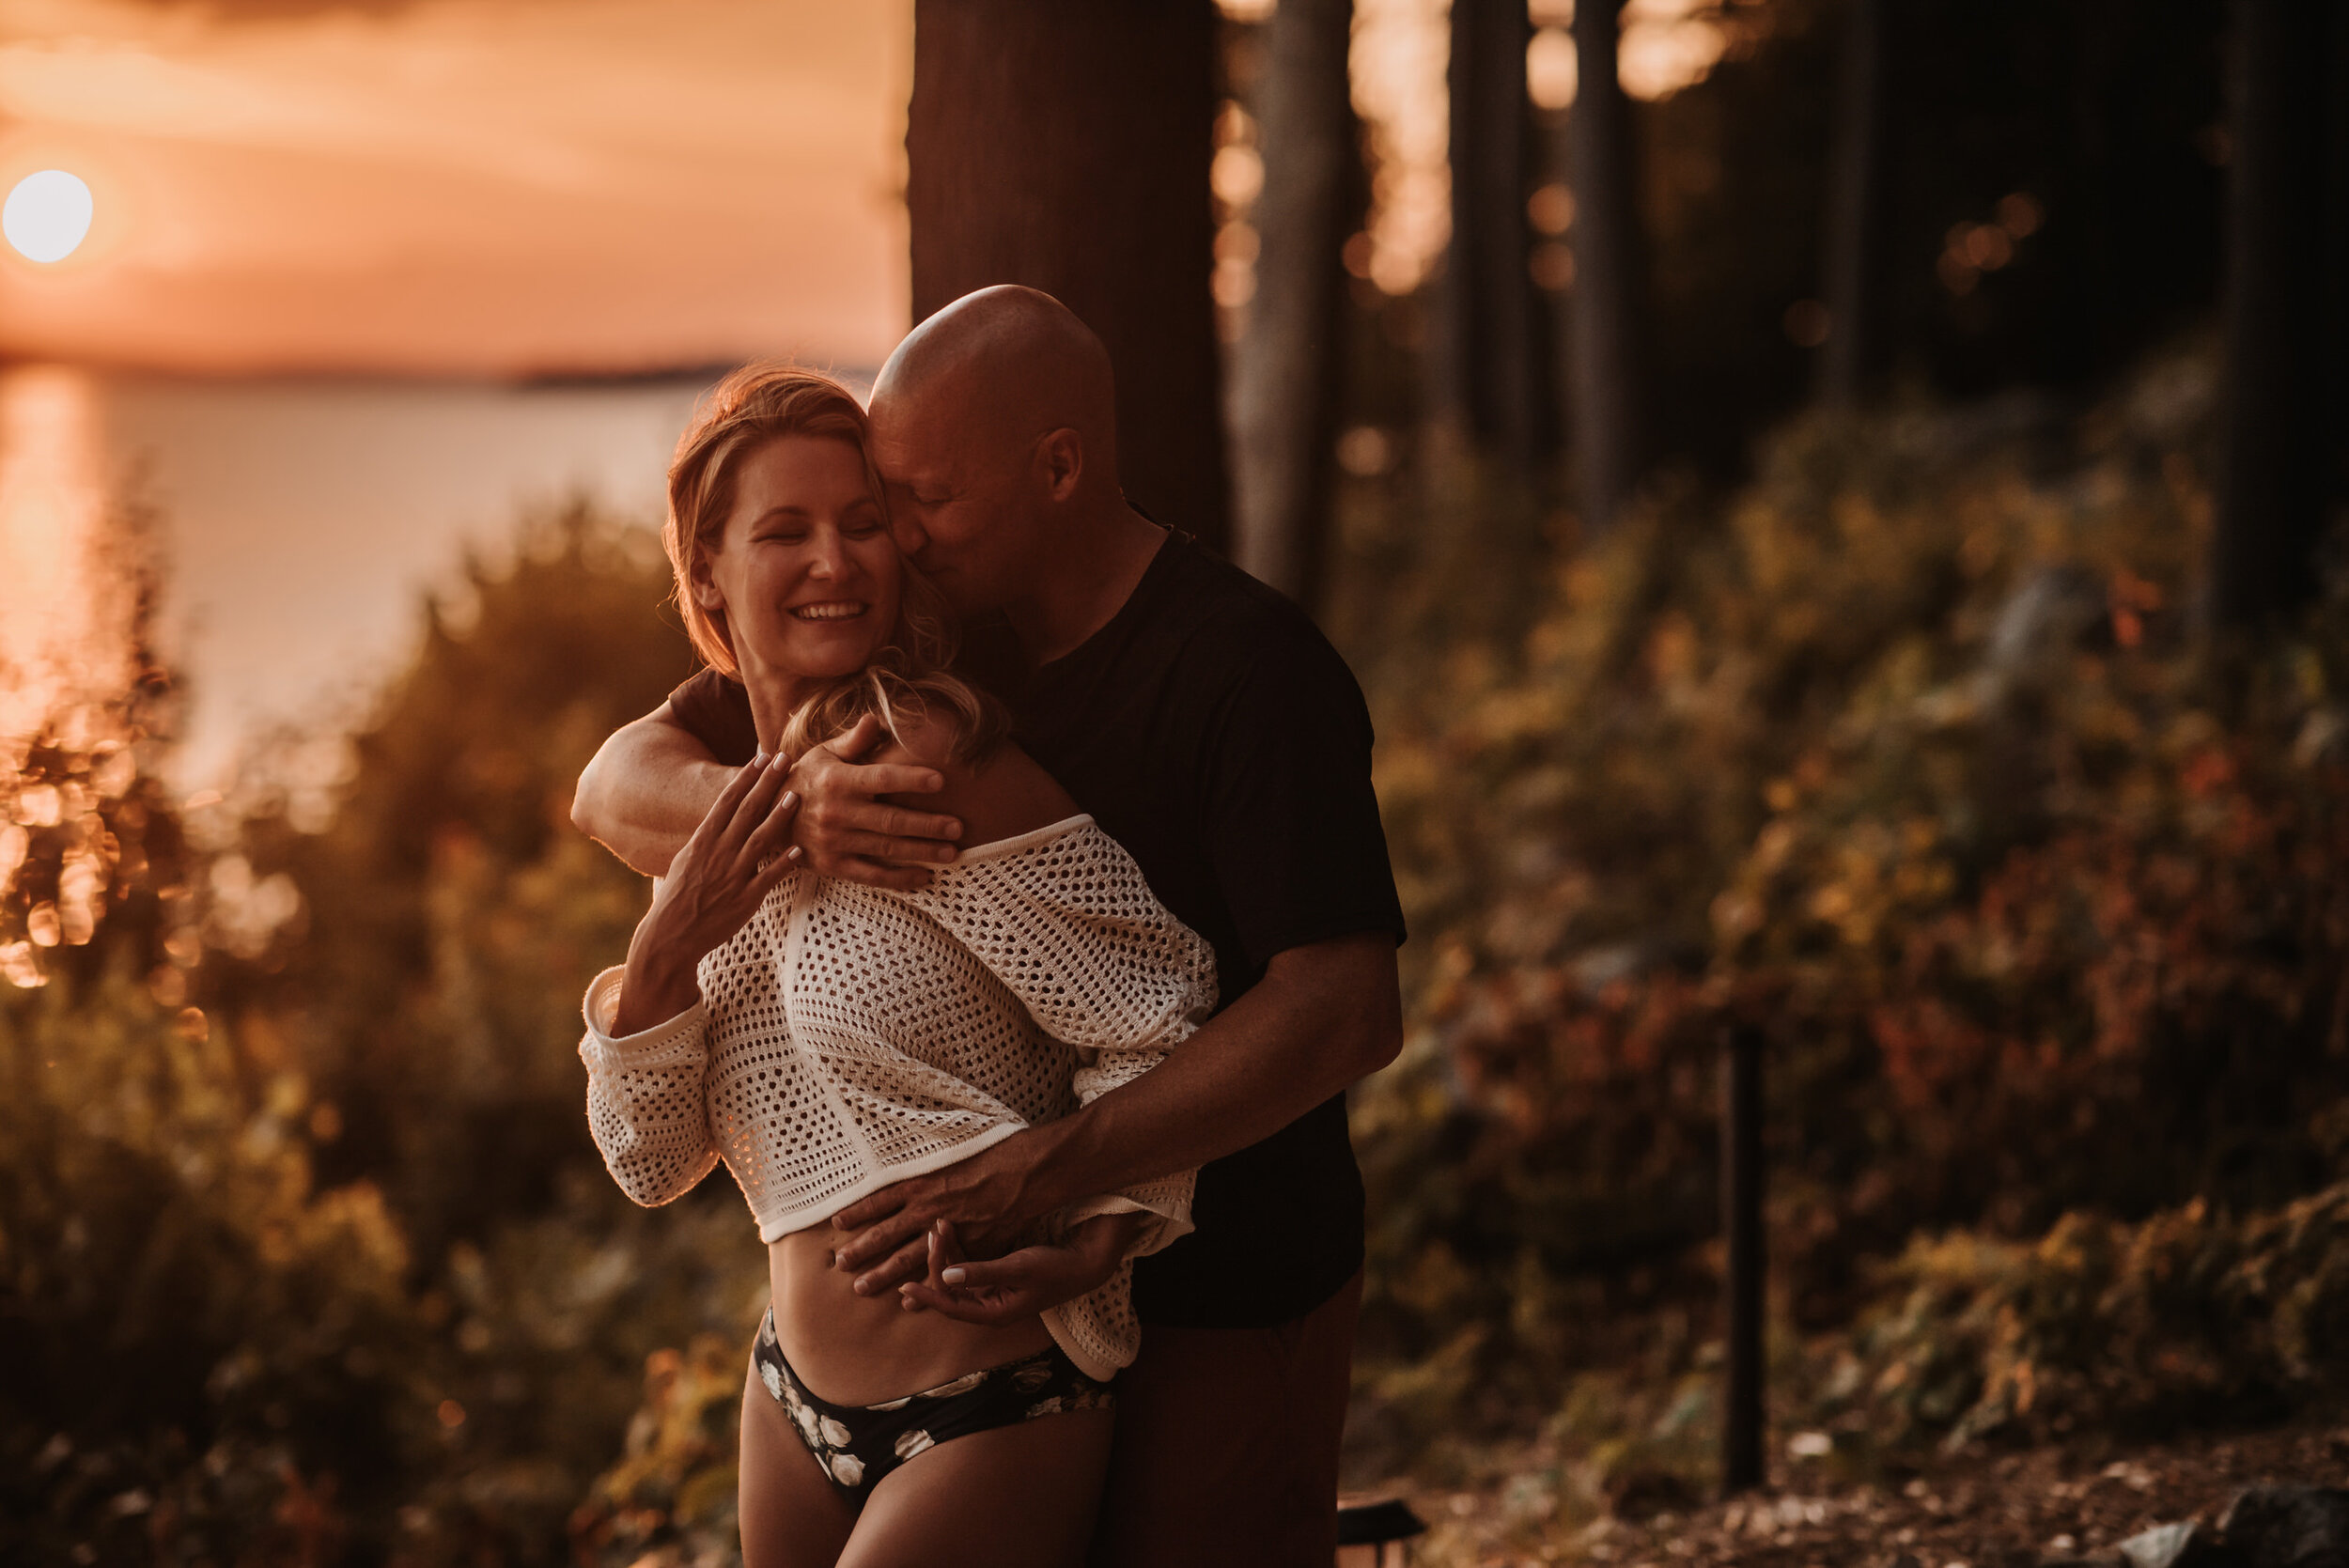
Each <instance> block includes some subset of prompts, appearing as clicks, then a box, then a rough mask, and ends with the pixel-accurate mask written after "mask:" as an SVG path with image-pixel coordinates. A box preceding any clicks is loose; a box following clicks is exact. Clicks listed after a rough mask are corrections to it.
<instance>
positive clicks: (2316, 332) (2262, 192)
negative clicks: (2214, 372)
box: [2205, 0, 2331, 636]
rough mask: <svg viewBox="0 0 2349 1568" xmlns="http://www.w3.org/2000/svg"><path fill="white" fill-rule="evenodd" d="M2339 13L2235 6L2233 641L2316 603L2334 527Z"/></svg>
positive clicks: (2226, 620)
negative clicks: (2333, 132)
mask: <svg viewBox="0 0 2349 1568" xmlns="http://www.w3.org/2000/svg"><path fill="white" fill-rule="evenodd" d="M2330 4H2331V0H2235V6H2234V39H2233V46H2234V60H2233V69H2234V82H2233V97H2232V105H2231V111H2230V112H2231V116H2232V157H2231V160H2230V163H2229V166H2228V182H2227V184H2228V189H2227V216H2226V224H2227V251H2226V267H2227V273H2226V281H2225V284H2224V294H2223V300H2224V307H2225V316H2226V349H2225V360H2224V366H2223V372H2222V374H2223V378H2224V380H2223V396H2222V400H2221V402H2220V406H2219V436H2220V442H2221V452H2220V462H2219V484H2218V494H2217V517H2216V520H2215V521H2216V527H2215V529H2214V531H2213V534H2212V536H2211V554H2210V578H2209V584H2208V596H2209V597H2208V602H2207V605H2206V607H2205V608H2206V611H2207V613H2208V615H2209V619H2210V622H2211V625H2212V629H2214V630H2216V631H2217V632H2219V633H2220V634H2222V636H2223V635H2226V634H2232V633H2239V632H2244V631H2248V630H2251V629H2256V628H2258V627H2259V626H2261V625H2262V624H2263V623H2266V622H2269V621H2271V620H2273V619H2274V618H2275V617H2276V616H2277V615H2279V613H2282V612H2284V611H2287V610H2289V609H2291V608H2292V607H2293V606H2295V604H2297V603H2298V602H2300V600H2302V599H2303V598H2306V597H2307V595H2308V593H2309V591H2310V588H2311V587H2312V586H2313V572H2312V570H2311V565H2312V560H2311V558H2312V555H2313V551H2314V549H2315V545H2316V539H2317V535H2318V531H2319V529H2320V527H2321V525H2322V521H2323V512H2324V504H2325V492H2326V471H2327V468H2328V466H2329V458H2327V455H2326V450H2325V443H2324V433H2325V432H2324V427H2323V424H2322V418H2323V407H2324V401H2325V396H2324V395H2325V390H2326V373H2325V366H2324V365H2323V363H2322V357H2323V350H2322V345H2323V334H2322V332H2321V328H2320V323H2321V322H2322V321H2323V320H2324V318H2325V314H2326V313H2325V297H2324V296H2325V291H2324V279H2323V277H2322V275H2321V273H2322V268H2321V262H2322V257H2323V241H2324V223H2323V213H2324V210H2325V207H2326V199H2325V196H2326V193H2325V188H2324V150H2323V149H2324V145H2325V136H2324V82H2325V61H2326V49H2325V47H2324V45H2325V41H2326V10H2327V9H2328V8H2329V6H2330Z"/></svg>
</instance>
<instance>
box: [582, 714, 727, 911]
mask: <svg viewBox="0 0 2349 1568" xmlns="http://www.w3.org/2000/svg"><path fill="white" fill-rule="evenodd" d="M734 776H735V770H734V769H733V768H727V767H725V766H723V765H722V764H721V763H720V762H719V761H718V759H717V758H715V757H713V756H711V755H710V754H709V748H708V747H707V746H705V745H703V744H702V743H701V741H700V739H699V738H698V737H695V736H694V734H693V732H692V731H691V730H689V729H687V728H686V727H685V726H684V725H682V724H680V723H678V722H677V720H676V718H675V717H674V716H673V715H672V714H671V713H670V711H669V705H668V704H667V703H665V702H664V703H662V704H661V706H659V707H656V708H654V709H653V710H652V711H651V712H650V713H647V714H646V715H645V716H644V717H643V718H642V719H638V720H636V721H635V722H632V723H629V724H625V725H623V726H621V728H620V729H618V730H616V731H614V734H613V735H612V737H611V738H610V739H608V740H606V741H605V742H604V743H603V744H602V745H601V746H599V747H598V748H597V750H596V754H595V755H594V756H593V757H590V758H589V759H588V761H587V766H586V768H584V769H583V770H582V771H581V773H580V775H579V788H578V789H577V790H576V791H575V792H574V793H573V794H572V796H571V825H572V826H573V827H575V828H577V829H578V830H579V831H581V832H583V833H585V834H586V835H587V836H588V837H589V838H592V839H594V840H595V841H596V842H597V843H598V844H600V845H602V846H604V847H605V848H607V849H609V850H611V851H612V852H613V853H614V855H617V856H619V857H620V859H621V860H623V861H625V862H628V864H629V865H630V866H631V867H633V868H634V869H636V870H638V871H641V872H643V873H644V874H645V875H646V876H647V877H664V876H666V875H668V871H669V862H671V861H673V860H675V859H677V851H678V850H680V849H682V848H684V847H685V841H686V840H687V839H689V838H692V836H693V830H694V829H695V828H698V827H699V826H701V821H702V818H703V817H705V816H708V815H709V808H710V806H711V804H712V803H713V802H715V801H716V800H717V799H718V797H719V795H720V794H721V793H722V792H723V790H724V789H725V787H726V784H727V782H728V781H729V780H731V779H732V778H733V777H734Z"/></svg>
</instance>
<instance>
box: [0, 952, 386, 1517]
mask: <svg viewBox="0 0 2349 1568" xmlns="http://www.w3.org/2000/svg"><path fill="white" fill-rule="evenodd" d="M76 989H77V988H74V987H70V986H66V985H55V986H50V987H49V988H47V989H46V990H40V991H33V992H19V993H17V994H16V995H15V996H14V997H13V998H12V999H9V1000H8V1001H6V1002H5V1003H4V1004H0V1074H5V1080H4V1083H0V1269H4V1270H5V1294H4V1295H0V1323H4V1324H5V1332H0V1357H5V1359H6V1368H5V1374H0V1389H6V1390H7V1392H6V1394H5V1396H0V1452H5V1460H4V1461H0V1474H4V1475H5V1476H6V1478H7V1479H6V1481H5V1482H0V1486H5V1488H6V1490H7V1493H8V1503H7V1506H6V1507H5V1508H0V1517H5V1518H6V1519H7V1520H8V1524H7V1525H5V1526H0V1541H7V1543H8V1546H9V1548H10V1549H11V1551H12V1552H22V1553H23V1554H25V1555H27V1556H28V1557H29V1558H32V1559H36V1560H43V1561H65V1560H69V1553H70V1551H71V1550H72V1549H73V1548H75V1547H85V1548H87V1547H95V1548H96V1549H98V1550H99V1551H100V1552H101V1555H102V1556H103V1557H104V1558H105V1559H106V1560H127V1559H132V1558H142V1559H143V1558H144V1557H146V1556H147V1555H148V1553H149V1551H150V1549H151V1550H152V1552H153V1553H154V1555H155V1556H156V1557H157V1558H158V1559H159V1560H165V1561H182V1560H195V1559H196V1558H199V1557H212V1558H214V1559H216V1560H226V1559H227V1558H229V1557H230V1556H232V1555H235V1554H237V1553H239V1552H242V1551H252V1552H255V1553H257V1558H256V1560H287V1561H292V1560H300V1559H301V1558H302V1557H303V1554H304V1553H305V1552H307V1551H309V1550H310V1549H311V1548H310V1547H308V1546H304V1545H302V1543H303V1540H305V1539H312V1538H313V1537H315V1539H314V1540H312V1545H317V1543H318V1542H320V1541H324V1540H325V1539H327V1538H328V1537H330V1536H331V1537H334V1538H340V1537H341V1536H342V1535H343V1534H344V1533H345V1529H344V1525H343V1522H342V1521H343V1512H342V1511H343V1508H344V1507H345V1505H346V1503H347V1502H348V1501H349V1500H350V1499H349V1498H337V1497H336V1495H335V1493H336V1482H335V1481H334V1480H329V1479H326V1478H328V1477H330V1476H331V1477H334V1478H339V1479H340V1480H341V1481H342V1482H344V1483H350V1488H351V1490H354V1491H357V1492H359V1493H360V1494H361V1495H362V1496H364V1495H365V1494H366V1492H368V1491H373V1490H376V1488H373V1487H370V1486H369V1480H370V1478H378V1477H384V1476H387V1475H397V1474H398V1473H400V1472H402V1471H403V1470H404V1469H405V1468H407V1467H409V1466H410V1465H411V1464H412V1463H413V1462H414V1460H415V1457H416V1455H417V1454H418V1452H419V1451H420V1450H424V1449H428V1447H429V1441H430V1436H431V1432H432V1420H431V1409H432V1405H431V1398H432V1396H431V1392H430V1386H429V1375H428V1373H427V1371H426V1365H425V1358H424V1357H423V1355H422V1351H423V1348H424V1347H423V1344H422V1342H421V1339H420V1335H419V1332H418V1329H419V1325H418V1323H417V1322H416V1319H415V1315H414V1313H413V1312H412V1309H411V1304H410V1303H409V1301H408V1299H407V1295H406V1291H405V1276H406V1274H407V1271H408V1267H409V1263H410V1260H409V1256H408V1251H407V1248H406V1245H405V1243H404V1241H403V1239H402V1237H401V1235H400V1233H399V1228H398V1226H397V1223H396V1222H395V1221H394V1219H392V1217H391V1215H390V1214H389V1213H388V1212H387V1210H386V1208H385V1206H384V1204H383V1202H382V1199H381V1194H380V1193H379V1192H378V1191H377V1190H376V1189H375V1188H372V1187H370V1186H366V1185H365V1184H357V1185H353V1186H350V1187H345V1188H337V1189H334V1190H331V1191H320V1190H319V1189H318V1188H316V1186H315V1185H314V1183H313V1181H312V1179H311V1172H310V1170H309V1164H308V1159H307V1156H306V1152H305V1147H304V1140H303V1113H304V1112H305V1111H306V1110H307V1109H308V1107H307V1104H306V1101H305V1097H304V1095H303V1092H302V1087H301V1084H300V1081H299V1079H294V1078H292V1077H289V1076H288V1075H283V1074H275V1075H260V1074H255V1073H253V1072H251V1071H249V1070H248V1063H247V1062H245V1061H243V1060H241V1052H240V1051H239V1050H238V1049H237V1048H236V1047H235V1045H234V1043H232V1042H231V1041H230V1040H229V1039H228V1038H227V1037H226V1032H225V1031H222V1030H218V1029H215V1028H213V1027H211V1026H210V1023H209V1022H208V1020H207V1019H206V1018H205V1017H204V1016H203V1015H202V1014H200V1013H197V1012H194V1010H189V1011H187V1012H185V1013H181V1014H179V1015H174V1014H173V1013H171V1012H168V1011H166V1010H164V1009H163V1008H161V1007H159V1006H158V1005H156V1003H155V1002H154V1001H152V1000H151V999H150V998H149V997H148V996H147V995H146V994H145V993H144V991H143V990H142V989H140V988H137V987H134V986H132V985H130V984H128V983H125V982H123V981H120V980H110V981H107V982H103V983H101V984H100V985H99V986H94V987H90V988H88V989H87V990H86V991H85V992H82V993H81V994H76ZM379 1500H381V1499H380V1495H379ZM10 1537H13V1539H12V1540H11V1539H9V1538H10ZM82 1560H94V1559H82Z"/></svg>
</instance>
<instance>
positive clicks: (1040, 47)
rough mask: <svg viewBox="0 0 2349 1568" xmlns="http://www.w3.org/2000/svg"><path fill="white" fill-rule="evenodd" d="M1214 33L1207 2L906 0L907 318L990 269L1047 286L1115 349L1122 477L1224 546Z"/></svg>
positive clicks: (1164, 513) (1157, 509)
mask: <svg viewBox="0 0 2349 1568" xmlns="http://www.w3.org/2000/svg"><path fill="white" fill-rule="evenodd" d="M1215 39H1216V12H1215V8H1214V6H1213V5H1212V4H1210V0H1118V3H1117V4H1115V5H1104V4H1101V3H1100V0H916V3H915V6H914V13H913V98H912V102H911V104H910V108H909V110H908V113H907V116H906V163H907V169H906V209H907V212H908V215H909V217H910V220H911V230H912V262H913V317H914V319H915V320H917V321H918V320H920V319H922V318H924V317H926V316H928V315H930V314H931V313H932V312H934V311H936V310H937V309H938V308H939V307H940V306H941V305H944V304H947V303H951V302H952V301H954V300H956V299H958V298H960V297H961V296H962V295H964V294H967V293H969V292H970V291H971V290H972V289H974V288H983V287H988V285H990V284H998V283H1020V284H1026V285H1028V286H1029V287H1034V288H1041V289H1044V290H1045V291H1046V292H1048V293H1050V294H1052V295H1054V296H1056V297H1057V298H1059V299H1060V300H1061V301H1062V303H1065V304H1066V305H1067V306H1068V308H1069V309H1071V310H1073V311H1075V312H1076V313H1077V315H1078V316H1079V317H1080V318H1082V319H1083V320H1084V321H1085V323H1086V324H1087V325H1088V326H1090V327H1092V328H1093V330H1094V331H1095V332H1097V333H1098V334H1100V335H1101V340H1102V342H1104V343H1105V344H1107V345H1108V346H1109V350H1110V357H1111V359H1112V362H1113V363H1114V364H1115V365H1116V367H1117V415H1118V421H1117V423H1118V449H1119V452H1118V455H1119V466H1120V471H1121V474H1122V475H1123V478H1124V481H1125V487H1126V493H1127V494H1128V497H1130V498H1131V499H1132V500H1133V501H1134V503H1135V504H1136V505H1140V506H1141V507H1142V508H1143V510H1145V511H1147V512H1148V513H1149V514H1150V515H1151V516H1153V517H1155V518H1157V519H1158V520H1160V521H1162V522H1166V523H1169V524H1172V525H1174V526H1175V527H1179V528H1182V529H1185V530H1188V531H1189V532H1190V533H1193V534H1196V535H1198V536H1199V537H1200V538H1201V539H1203V540H1205V541H1206V543H1208V544H1209V545H1212V546H1213V547H1215V548H1216V549H1218V550H1223V549H1228V548H1229V545H1230V497H1229V494H1228V486H1227V482H1226V475H1225V469H1224V456H1223V426H1222V420H1221V416H1220V411H1221V401H1220V399H1219V397H1218V396H1217V394H1218V390H1219V385H1220V378H1219V375H1218V361H1217V346H1216V337H1215V310H1214V303H1213V301H1212V299H1211V298H1210V296H1209V293H1208V275H1209V269H1210V266H1211V265H1212V259H1213V257H1212V251H1213V246H1214V240H1215V234H1214V216H1213V211H1212V209H1211V206H1210V202H1209V195H1208V186H1207V170H1208V163H1209V161H1210V159H1211V158H1212V156H1213V149H1214V142H1213V133H1214V119H1215V105H1216V87H1215V82H1216V73H1215V58H1216V56H1215Z"/></svg>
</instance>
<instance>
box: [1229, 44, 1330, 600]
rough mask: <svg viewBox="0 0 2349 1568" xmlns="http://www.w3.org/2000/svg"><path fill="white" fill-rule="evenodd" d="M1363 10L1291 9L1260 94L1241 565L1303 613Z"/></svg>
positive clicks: (1241, 369)
mask: <svg viewBox="0 0 2349 1568" xmlns="http://www.w3.org/2000/svg"><path fill="white" fill-rule="evenodd" d="M1353 13H1354V7H1353V0H1282V5H1281V7H1280V8H1279V9H1278V10H1276V11H1274V12H1273V13H1272V20H1271V22H1270V23H1269V24H1268V30H1267V32H1268V36H1267V39H1266V46H1267V47H1266V56H1267V57H1266V61H1265V70H1264V77H1263V83H1262V85H1261V87H1260V88H1259V89H1258V93H1257V102H1256V105H1255V109H1256V125H1257V138H1258V146H1259V147H1260V148H1261V150H1262V151H1263V154H1264V190H1263V192H1262V194H1259V195H1258V196H1257V198H1256V202H1255V206H1254V209H1253V213H1252V215H1253V218H1254V222H1255V227H1256V235H1257V252H1256V293H1255V297H1254V298H1253V299H1252V300H1251V301H1250V302H1249V304H1248V307H1247V309H1248V315H1247V326H1246V330H1245V331H1244V332H1243V333H1242V334H1241V335H1240V339H1239V341H1238V342H1237V344H1236V345H1234V346H1233V350H1232V368H1231V416H1232V439H1233V443H1234V449H1235V450H1234V456H1235V458H1236V459H1237V461H1236V464H1235V466H1236V468H1237V474H1236V478H1237V486H1236V489H1237V492H1238V493H1237V512H1238V545H1239V549H1238V559H1239V563H1240V565H1241V566H1243V567H1247V568H1248V569H1249V570H1250V571H1252V572H1253V573H1254V574H1255V575H1256V576H1257V577H1259V578H1261V579H1262V580H1263V581H1265V582H1269V583H1271V584H1272V585H1273V586H1274V587H1276V588H1278V589H1280V590H1281V591H1282V592H1283V593H1284V594H1286V595H1288V596H1289V597H1290V598H1293V599H1296V600H1297V601H1298V602H1299V603H1300V604H1305V605H1311V604H1312V603H1313V602H1314V600H1315V598H1316V597H1317V595H1318V594H1319V592H1320V588H1321V576H1322V564H1323V545H1324V539H1325V536H1326V534H1327V531H1328V520H1329V518H1328V513H1329V497H1330V481H1331V478H1332V474H1331V467H1332V464H1331V452H1332V450H1333V443H1334V442H1335V440H1336V437H1337V428H1336V426H1337V394H1338V371H1339V350H1340V342H1339V337H1340V328H1341V324H1342V318H1341V314H1340V305H1341V303H1342V300H1343V298H1344V294H1343V289H1344V285H1345V276H1344V273H1345V268H1344V264H1343V263H1342V262H1341V260H1340V259H1339V256H1340V251H1341V249H1342V248H1343V246H1344V245H1345V243H1346V235H1347V233H1348V232H1349V231H1350V229H1351V227H1352V225H1353V222H1354V220H1355V218H1356V217H1357V216H1358V214H1357V213H1356V212H1355V211H1354V210H1353V209H1354V207H1355V206H1356V203H1355V201H1354V200H1353V196H1354V193H1355V189H1356V187H1357V185H1358V184H1359V180H1358V179H1356V177H1355V176H1356V170H1357V168H1358V166H1359V164H1358V160H1359V158H1360V154H1359V153H1358V151H1357V150H1356V146H1355V125H1354V110H1353V103H1352V101H1351V98H1350V97H1349V92H1348V84H1347V76H1346V53H1347V47H1348V45H1349V44H1350V42H1351V41H1352V31H1353Z"/></svg>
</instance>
